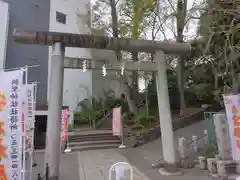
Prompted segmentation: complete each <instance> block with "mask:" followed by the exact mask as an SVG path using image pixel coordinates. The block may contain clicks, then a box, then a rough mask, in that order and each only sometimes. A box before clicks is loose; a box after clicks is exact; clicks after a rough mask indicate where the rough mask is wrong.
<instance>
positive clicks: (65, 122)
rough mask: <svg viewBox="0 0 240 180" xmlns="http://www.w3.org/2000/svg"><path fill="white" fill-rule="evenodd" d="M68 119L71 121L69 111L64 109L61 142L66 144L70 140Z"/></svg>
mask: <svg viewBox="0 0 240 180" xmlns="http://www.w3.org/2000/svg"><path fill="white" fill-rule="evenodd" d="M68 119H69V110H68V108H63V110H62V120H61V141H62V142H65V141H67V140H68Z"/></svg>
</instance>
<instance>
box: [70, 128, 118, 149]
mask: <svg viewBox="0 0 240 180" xmlns="http://www.w3.org/2000/svg"><path fill="white" fill-rule="evenodd" d="M120 143H121V141H120V139H119V138H118V137H115V136H113V135H112V132H111V131H98V130H91V131H89V132H86V131H84V132H77V133H74V134H72V135H70V136H69V144H68V145H69V147H70V148H71V150H72V151H86V150H94V149H112V148H118V146H119V145H120Z"/></svg>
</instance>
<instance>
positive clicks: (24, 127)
mask: <svg viewBox="0 0 240 180" xmlns="http://www.w3.org/2000/svg"><path fill="white" fill-rule="evenodd" d="M23 72H24V73H25V78H24V81H25V82H24V83H23V84H24V85H27V82H28V67H27V66H25V67H24V68H23ZM23 98H24V100H23V102H22V103H23V104H22V111H23V112H22V126H23V136H22V141H23V142H22V149H23V151H22V153H23V157H22V159H23V162H22V166H23V167H22V178H23V179H25V178H26V177H25V175H26V123H25V122H26V121H25V119H26V118H27V113H26V105H27V104H26V88H24V97H23Z"/></svg>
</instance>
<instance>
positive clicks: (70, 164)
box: [32, 152, 82, 180]
mask: <svg viewBox="0 0 240 180" xmlns="http://www.w3.org/2000/svg"><path fill="white" fill-rule="evenodd" d="M44 155H45V154H44V152H37V153H36V155H35V161H36V163H37V164H38V165H37V167H34V168H33V174H32V180H37V174H38V173H40V174H41V175H43V173H44V158H45V157H44ZM60 161H61V163H60V166H59V168H60V175H59V180H80V179H79V177H78V154H77V153H72V154H62V155H61V159H60ZM81 180H82V179H81Z"/></svg>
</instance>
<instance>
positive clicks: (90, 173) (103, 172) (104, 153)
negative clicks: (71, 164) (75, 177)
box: [78, 150, 149, 180]
mask: <svg viewBox="0 0 240 180" xmlns="http://www.w3.org/2000/svg"><path fill="white" fill-rule="evenodd" d="M78 155H79V156H78V157H79V177H80V180H96V179H97V180H108V179H109V178H108V171H109V169H110V168H111V166H112V165H113V164H115V163H117V162H127V159H126V158H125V157H124V156H122V155H121V154H120V153H118V152H117V151H116V150H98V151H96V150H95V151H84V152H79V153H78ZM133 168H134V167H133ZM114 175H115V174H114V173H113V177H115V176H114ZM126 178H127V179H126V180H130V176H129V175H128V176H126ZM114 179H115V178H113V180H114ZM133 180H149V179H148V178H147V177H146V176H145V175H144V174H143V173H141V172H140V171H138V170H137V169H136V168H134V170H133Z"/></svg>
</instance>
